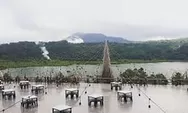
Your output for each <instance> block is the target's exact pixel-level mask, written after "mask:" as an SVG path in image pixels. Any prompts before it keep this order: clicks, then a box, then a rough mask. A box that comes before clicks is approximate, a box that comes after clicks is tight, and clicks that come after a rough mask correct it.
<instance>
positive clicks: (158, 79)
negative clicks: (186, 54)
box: [120, 68, 188, 86]
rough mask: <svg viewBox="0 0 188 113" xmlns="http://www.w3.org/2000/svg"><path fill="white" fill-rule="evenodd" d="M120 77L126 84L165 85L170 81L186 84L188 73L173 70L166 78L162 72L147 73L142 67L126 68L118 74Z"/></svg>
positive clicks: (173, 83)
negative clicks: (169, 76)
mask: <svg viewBox="0 0 188 113" xmlns="http://www.w3.org/2000/svg"><path fill="white" fill-rule="evenodd" d="M120 78H121V80H122V82H123V83H128V84H140V85H146V84H154V85H156V84H160V85H167V84H169V83H171V84H172V85H176V86H177V85H185V84H186V85H187V84H188V75H187V72H185V73H184V74H182V73H180V72H174V73H173V75H172V76H171V78H169V79H167V78H166V77H165V75H164V74H162V73H157V74H154V73H152V74H150V75H148V74H147V73H146V72H145V71H144V69H143V68H140V69H137V68H135V69H127V70H125V71H124V72H123V73H121V74H120Z"/></svg>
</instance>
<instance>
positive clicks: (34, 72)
mask: <svg viewBox="0 0 188 113" xmlns="http://www.w3.org/2000/svg"><path fill="white" fill-rule="evenodd" d="M140 67H143V68H144V69H145V71H146V72H147V73H148V74H151V73H153V72H154V73H163V74H164V75H165V76H166V77H167V78H170V77H171V76H172V74H173V73H174V72H177V71H178V72H182V73H185V72H186V71H187V69H188V62H159V63H130V64H118V65H111V68H112V71H113V75H114V76H115V77H117V76H119V74H120V73H122V72H124V71H125V70H126V69H128V68H131V69H134V68H140ZM101 71H102V65H70V66H50V67H48V66H46V67H27V68H11V69H6V70H2V71H1V72H0V75H2V74H3V73H5V72H8V73H10V74H11V75H12V76H17V75H19V76H24V75H26V76H49V75H56V74H57V73H59V72H62V73H63V75H65V76H66V75H71V74H77V75H83V76H84V75H91V76H92V75H101Z"/></svg>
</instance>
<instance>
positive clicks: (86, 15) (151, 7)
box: [0, 0, 188, 43]
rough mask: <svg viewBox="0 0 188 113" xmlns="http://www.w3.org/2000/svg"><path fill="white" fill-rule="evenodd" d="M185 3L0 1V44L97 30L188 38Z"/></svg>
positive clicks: (143, 36) (136, 37)
mask: <svg viewBox="0 0 188 113" xmlns="http://www.w3.org/2000/svg"><path fill="white" fill-rule="evenodd" d="M186 4H187V1H186V0H156V1H152V0H141V1H139V0H114V1H113V0H93V1H88V0H27V1H26V0H16V1H15V0H1V1H0V39H1V40H0V41H1V43H2V42H12V41H24V40H28V41H50V40H62V39H65V38H66V37H67V36H69V35H71V34H73V33H75V32H86V33H87V32H97V33H104V34H106V35H112V36H121V37H125V38H127V39H129V40H146V39H148V38H151V37H157V36H162V37H172V38H174V37H175V38H177V37H186V36H188V30H187V28H188V27H187V26H188V21H187V20H188V15H187V14H186V13H187V10H188V8H187V6H186Z"/></svg>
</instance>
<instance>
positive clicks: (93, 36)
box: [67, 33, 132, 43]
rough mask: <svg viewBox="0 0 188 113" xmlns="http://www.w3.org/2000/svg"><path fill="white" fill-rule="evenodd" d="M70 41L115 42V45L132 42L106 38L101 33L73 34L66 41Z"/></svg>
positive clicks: (110, 37)
mask: <svg viewBox="0 0 188 113" xmlns="http://www.w3.org/2000/svg"><path fill="white" fill-rule="evenodd" d="M74 38H75V39H74ZM70 39H71V40H78V39H79V40H80V39H82V40H83V42H84V43H100V42H104V41H105V40H108V41H109V42H116V43H131V42H132V41H129V40H126V39H124V38H122V37H112V36H106V35H104V34H101V33H75V34H73V35H72V36H70V37H68V38H67V41H68V40H70ZM68 42H69V41H68ZM83 42H82V43H83Z"/></svg>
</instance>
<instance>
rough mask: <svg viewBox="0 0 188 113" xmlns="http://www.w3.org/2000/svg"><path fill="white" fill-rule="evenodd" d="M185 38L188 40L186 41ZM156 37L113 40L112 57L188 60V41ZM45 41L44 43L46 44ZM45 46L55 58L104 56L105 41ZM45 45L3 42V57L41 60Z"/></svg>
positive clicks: (96, 58)
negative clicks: (125, 41) (133, 41)
mask: <svg viewBox="0 0 188 113" xmlns="http://www.w3.org/2000/svg"><path fill="white" fill-rule="evenodd" d="M184 42H185V41H184ZM184 42H183V43H182V42H181V43H180V42H177V41H155V42H144V43H109V48H110V56H111V59H112V60H114V61H115V60H121V59H132V60H134V59H135V60H188V43H187V42H186V43H184ZM43 45H44V44H43ZM45 47H46V49H47V50H48V52H49V57H50V58H51V59H52V60H88V59H92V60H101V59H102V56H103V47H104V44H103V43H82V44H70V43H67V42H66V41H59V42H48V43H45ZM42 53H43V52H42V50H41V45H40V44H39V45H37V44H35V43H34V42H19V43H10V44H2V45H0V60H1V61H2V60H11V61H19V60H41V59H45V58H44V57H43V55H42Z"/></svg>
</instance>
